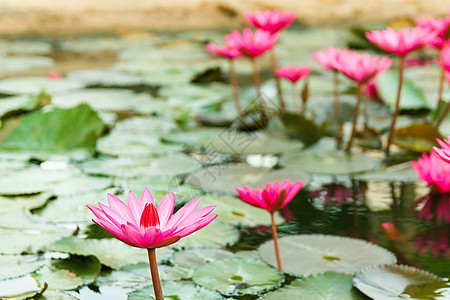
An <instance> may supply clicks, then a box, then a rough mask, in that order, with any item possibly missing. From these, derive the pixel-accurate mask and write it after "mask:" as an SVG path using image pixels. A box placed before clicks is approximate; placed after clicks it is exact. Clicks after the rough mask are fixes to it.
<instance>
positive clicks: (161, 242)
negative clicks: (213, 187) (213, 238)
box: [87, 188, 217, 249]
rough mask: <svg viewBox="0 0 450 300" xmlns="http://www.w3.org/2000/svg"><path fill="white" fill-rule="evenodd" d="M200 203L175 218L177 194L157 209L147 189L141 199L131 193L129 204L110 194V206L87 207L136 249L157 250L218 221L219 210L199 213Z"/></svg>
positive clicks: (168, 195) (206, 210) (182, 211)
mask: <svg viewBox="0 0 450 300" xmlns="http://www.w3.org/2000/svg"><path fill="white" fill-rule="evenodd" d="M199 203H200V199H194V200H191V201H190V202H189V203H187V204H186V205H184V206H183V207H182V208H181V209H179V210H178V211H177V212H176V213H175V214H174V215H173V210H174V207H175V194H174V193H168V194H167V195H165V196H164V197H163V199H162V200H161V203H160V204H159V205H158V208H156V206H155V202H154V201H153V197H152V194H151V193H150V191H149V190H148V189H147V188H145V189H144V192H143V193H142V195H141V198H140V199H138V198H137V197H136V196H135V195H134V194H133V193H131V192H130V193H129V194H128V204H125V203H124V202H122V201H121V200H120V199H119V198H117V197H116V196H114V195H111V194H108V204H109V206H108V205H104V204H102V203H100V202H99V203H98V206H99V207H98V208H97V207H95V206H91V205H87V207H88V208H89V209H90V210H91V211H92V212H93V213H94V215H95V216H96V217H97V219H96V220H93V221H94V222H95V223H97V224H98V225H100V226H101V227H103V229H105V230H107V231H109V232H110V233H111V234H113V235H114V236H115V237H116V238H118V239H120V240H121V241H123V242H125V243H127V244H129V245H130V246H133V247H138V248H146V249H154V248H160V247H165V246H168V245H171V244H173V243H175V242H177V241H178V240H179V239H180V238H182V237H185V236H187V235H189V234H191V233H193V232H195V231H197V230H199V229H202V228H203V227H205V226H206V225H208V224H209V223H211V221H212V220H214V219H215V218H216V217H217V215H216V214H213V215H209V213H210V212H212V211H213V209H214V208H215V206H207V207H204V208H201V209H199V210H197V211H195V209H196V208H197V206H198V205H199Z"/></svg>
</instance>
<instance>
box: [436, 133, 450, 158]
mask: <svg viewBox="0 0 450 300" xmlns="http://www.w3.org/2000/svg"><path fill="white" fill-rule="evenodd" d="M436 141H437V142H438V143H439V146H441V148H438V147H433V150H434V152H435V153H436V154H437V155H439V157H440V158H441V159H442V160H444V161H445V162H447V163H450V137H449V139H448V140H445V139H444V140H440V139H436Z"/></svg>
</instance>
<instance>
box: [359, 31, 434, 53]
mask: <svg viewBox="0 0 450 300" xmlns="http://www.w3.org/2000/svg"><path fill="white" fill-rule="evenodd" d="M436 36H437V33H436V32H435V31H434V30H433V29H431V28H428V27H427V28H423V27H419V26H416V27H414V28H413V29H411V30H410V29H409V28H402V29H401V30H400V31H399V32H395V31H394V29H392V28H391V27H388V28H386V29H385V30H374V31H371V32H367V33H366V37H367V39H368V40H369V41H370V42H372V43H374V44H376V45H377V46H378V47H380V48H381V49H383V50H385V51H387V52H390V53H393V54H396V55H400V56H404V55H406V54H408V53H409V52H411V51H414V50H416V49H417V48H419V47H420V46H423V45H426V44H428V43H430V42H431V41H432V40H433V39H435V38H436Z"/></svg>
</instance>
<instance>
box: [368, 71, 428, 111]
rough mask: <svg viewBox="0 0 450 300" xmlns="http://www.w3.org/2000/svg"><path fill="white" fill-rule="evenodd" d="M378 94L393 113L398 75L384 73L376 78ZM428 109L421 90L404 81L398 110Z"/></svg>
mask: <svg viewBox="0 0 450 300" xmlns="http://www.w3.org/2000/svg"><path fill="white" fill-rule="evenodd" d="M376 81H377V86H378V89H377V90H378V92H379V93H380V96H381V98H382V99H383V101H384V103H386V104H387V105H388V106H389V107H390V109H391V111H394V107H395V102H396V99H397V88H398V74H397V72H394V71H386V72H384V73H382V74H380V75H378V76H377V78H376ZM419 109H430V105H429V104H428V102H427V100H426V99H425V96H424V95H423V92H422V90H420V89H419V88H418V87H417V86H415V85H414V83H413V82H412V81H410V80H408V79H404V81H403V86H402V95H401V98H400V110H419Z"/></svg>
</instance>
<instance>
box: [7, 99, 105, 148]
mask: <svg viewBox="0 0 450 300" xmlns="http://www.w3.org/2000/svg"><path fill="white" fill-rule="evenodd" d="M37 124H38V125H37ZM55 124H57V125H58V126H55ZM102 131H103V123H102V121H101V119H100V118H99V117H98V115H97V114H96V113H95V111H93V110H92V109H91V108H90V107H89V106H88V105H86V104H80V105H79V106H76V107H73V108H70V109H58V108H57V109H54V110H51V111H43V110H40V111H36V112H34V113H30V114H27V115H24V116H22V117H20V118H18V119H15V120H8V121H7V122H5V123H4V124H3V128H2V131H1V132H0V141H1V143H0V150H7V151H17V150H26V151H47V152H50V153H57V152H64V151H67V150H77V149H87V150H92V151H93V150H94V149H95V144H96V140H97V137H98V136H99V135H100V133H101V132H102Z"/></svg>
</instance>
